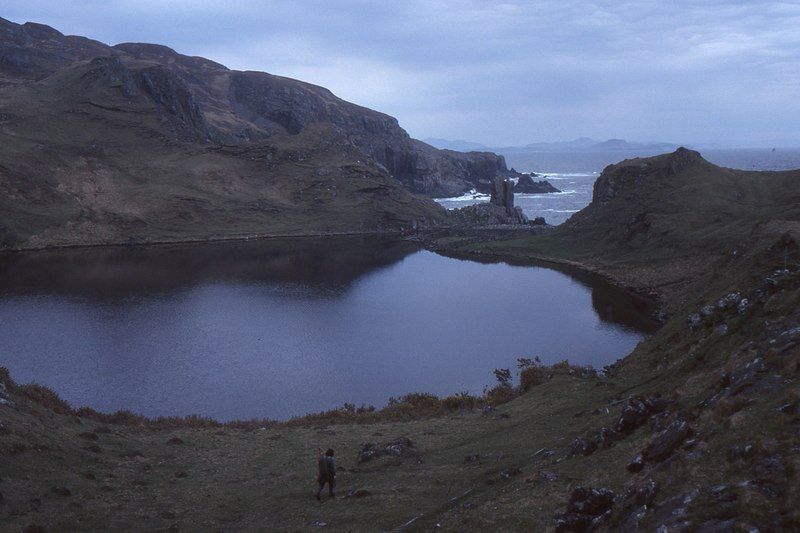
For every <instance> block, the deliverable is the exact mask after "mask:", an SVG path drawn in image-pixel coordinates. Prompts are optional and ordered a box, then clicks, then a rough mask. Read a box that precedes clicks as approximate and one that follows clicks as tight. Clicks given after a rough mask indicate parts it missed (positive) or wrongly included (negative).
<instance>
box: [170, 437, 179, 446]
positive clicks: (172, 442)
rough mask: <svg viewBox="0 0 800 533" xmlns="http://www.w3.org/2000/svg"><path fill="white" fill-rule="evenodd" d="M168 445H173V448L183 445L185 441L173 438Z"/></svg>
mask: <svg viewBox="0 0 800 533" xmlns="http://www.w3.org/2000/svg"><path fill="white" fill-rule="evenodd" d="M167 444H171V445H173V446H174V445H180V444H183V439H182V438H180V437H172V438H171V439H169V440H168V441H167Z"/></svg>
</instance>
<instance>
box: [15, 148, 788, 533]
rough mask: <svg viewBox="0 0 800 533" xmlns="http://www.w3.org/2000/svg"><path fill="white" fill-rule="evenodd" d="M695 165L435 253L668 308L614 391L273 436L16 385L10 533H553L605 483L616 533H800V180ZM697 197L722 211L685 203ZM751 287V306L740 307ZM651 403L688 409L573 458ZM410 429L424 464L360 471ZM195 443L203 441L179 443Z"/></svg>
mask: <svg viewBox="0 0 800 533" xmlns="http://www.w3.org/2000/svg"><path fill="white" fill-rule="evenodd" d="M689 156H691V157H690V161H689V162H688V163H686V164H684V163H685V158H686V154H683V153H677V155H676V154H672V155H667V156H661V157H659V158H654V159H649V160H632V161H628V162H623V163H621V164H620V165H618V166H614V167H610V168H609V169H607V170H606V172H605V173H604V176H602V177H601V181H600V186H599V187H600V190H599V191H598V192H597V193H596V198H595V202H593V204H592V205H591V206H589V207H588V208H587V209H586V210H585V211H583V212H581V213H579V214H578V215H576V216H575V217H573V219H571V220H570V221H569V222H568V224H567V225H566V226H565V227H564V228H560V229H558V230H557V231H555V232H553V233H551V234H547V235H540V236H536V237H533V238H524V239H513V240H506V241H504V240H493V241H490V242H481V241H480V238H479V237H475V236H468V237H458V236H450V237H448V238H447V239H442V240H441V241H439V242H438V243H433V245H434V246H438V247H439V248H442V249H446V250H449V251H451V252H453V253H460V254H464V253H469V254H475V255H478V256H480V255H482V254H483V255H486V254H489V255H492V256H494V257H497V256H504V257H509V258H512V257H513V258H515V259H517V260H525V259H527V258H533V257H540V258H541V257H544V258H549V259H551V260H558V261H563V262H573V263H578V264H581V265H583V266H584V267H585V268H588V269H593V270H596V271H599V272H601V273H604V274H606V275H608V276H610V277H611V278H612V279H614V280H616V281H617V282H619V283H621V284H625V285H629V286H633V287H638V288H640V289H643V290H649V291H652V292H654V293H655V294H657V295H658V296H659V297H660V298H661V300H662V302H663V303H664V307H665V309H667V310H668V311H669V316H668V317H667V318H666V322H665V324H664V326H663V327H662V328H661V329H660V330H659V331H658V332H657V333H656V334H654V335H652V336H651V337H649V338H648V339H646V340H645V341H643V342H642V343H640V344H639V346H638V347H637V348H636V349H635V350H634V352H633V353H632V354H630V355H629V356H628V357H627V358H625V359H624V360H623V361H621V362H620V363H618V364H617V365H615V366H614V367H613V368H612V369H610V371H609V373H608V375H607V376H605V377H597V376H591V375H584V374H583V373H581V372H568V371H564V370H559V369H554V370H551V371H547V370H543V371H542V372H543V374H544V375H545V376H544V377H545V379H544V380H543V382H542V383H541V384H539V385H536V386H533V387H531V388H530V389H529V390H528V391H527V392H525V393H523V394H521V395H519V396H518V397H516V398H514V399H512V400H511V401H509V402H508V403H504V404H502V405H500V406H499V407H497V408H496V409H495V410H493V411H489V412H486V413H484V412H483V411H482V410H480V409H476V408H463V409H456V410H452V411H449V410H441V409H434V410H430V409H424V408H423V409H418V410H415V409H413V408H410V409H408V410H399V411H398V410H397V409H394V410H388V411H386V412H384V413H362V414H359V413H357V412H350V411H346V410H342V411H337V412H335V413H328V414H327V415H326V416H321V417H318V418H316V419H308V420H298V421H294V422H292V423H290V424H283V425H265V429H263V430H261V429H258V427H253V426H250V425H243V426H241V427H216V426H207V425H203V423H202V421H194V423H193V424H192V423H185V422H184V423H180V424H177V423H176V424H174V425H173V426H168V427H162V426H158V425H152V424H144V425H137V424H138V423H139V422H140V421H137V420H136V419H135V418H127V420H128V421H129V422H132V424H123V423H111V421H110V420H105V421H104V422H98V421H97V420H96V419H94V418H91V417H90V416H87V413H85V412H83V413H81V412H78V413H75V412H71V411H69V410H67V409H66V408H64V406H59V404H58V402H57V401H55V400H54V399H53V398H50V397H46V395H45V397H44V398H42V393H41V392H38V393H37V394H38V396H39V398H38V401H36V400H35V399H32V397H33V398H35V397H36V396H37V394H34V391H37V390H38V389H35V388H33V389H26V388H25V387H13V386H12V387H10V389H9V390H10V392H9V396H10V398H11V399H12V400H13V401H15V402H16V405H17V406H16V408H13V407H9V406H0V420H2V423H3V428H4V429H3V430H2V432H0V471H2V474H1V475H2V481H0V492H2V494H3V499H2V502H0V526H2V527H3V528H4V529H10V530H14V529H21V528H25V527H28V526H32V525H40V526H42V527H44V528H45V529H49V530H63V529H77V530H98V531H99V530H107V529H111V528H114V529H120V530H165V529H169V528H172V529H173V530H174V529H176V528H177V529H178V530H228V529H241V530H288V531H294V530H310V529H319V528H323V527H324V528H327V529H333V530H357V531H371V530H395V529H407V530H429V529H431V528H433V527H442V528H444V529H447V530H453V531H460V530H466V529H470V530H507V531H513V530H520V529H527V530H548V529H552V528H553V524H554V523H553V515H554V513H556V512H559V511H563V510H564V509H565V507H566V504H567V500H568V499H569V496H570V493H571V491H572V490H573V489H574V488H575V487H576V486H578V485H584V486H595V487H605V488H609V489H611V490H613V491H614V492H615V493H616V494H617V496H618V498H617V500H616V502H615V504H614V511H613V513H612V515H611V516H610V517H609V518H608V520H607V521H606V522H605V526H604V527H606V528H609V529H616V530H625V531H629V530H633V529H636V528H638V529H641V530H653V529H655V528H656V527H658V526H661V525H664V526H665V527H666V528H667V530H669V531H673V530H676V531H677V530H699V531H729V530H740V531H749V530H752V529H751V528H753V527H757V528H759V530H761V531H792V530H797V529H798V528H800V512H799V511H798V509H797V506H796V502H797V501H800V494H798V485H799V484H798V483H797V471H798V467H800V385H799V383H800V381H798V380H799V379H800V348H799V345H800V271H798V264H799V263H800V249H799V248H798V246H797V237H798V235H797V211H796V209H797V206H796V204H794V199H796V198H797V196H796V194H797V190H798V184H797V181H796V178H797V174H796V173H794V174H791V173H782V174H772V173H767V174H752V173H740V172H735V171H728V170H725V169H717V168H716V167H713V166H709V165H708V164H707V163H705V162H703V161H702V160H698V159H697V158H695V157H694V156H692V154H689ZM676 159H677V161H676ZM676 162H677V165H676ZM648 168H649V169H652V168H655V169H656V170H655V171H652V172H650V171H648V172H643V170H646V169H648ZM612 178H613V179H614V180H616V181H615V184H616V186H615V189H614V190H615V193H614V196H613V197H611V198H607V195H606V193H607V192H608V189H607V188H606V186H607V183H606V181H605V180H606V179H608V180H611V179H612ZM622 178H624V179H622ZM620 179H622V181H619V180H620ZM707 182H710V183H711V184H712V185H709V184H708V183H707ZM690 190H693V191H695V193H696V194H697V195H708V196H709V198H707V199H706V201H704V200H703V199H702V198H701V197H695V198H692V199H689V198H688V197H687V196H686V195H685V194H681V193H682V192H687V191H690ZM676 191H678V192H676ZM739 194H741V196H737V195H739ZM601 198H607V199H605V200H601ZM737 198H738V199H737ZM687 206H688V207H687ZM701 206H702V207H703V210H702V211H701V212H700V213H696V212H693V213H691V212H690V211H691V209H690V207H693V208H699V207H701ZM640 213H646V214H645V215H644V217H642V218H640V219H638V221H637V216H638V215H639V214H640ZM648 217H649V218H648ZM641 220H644V221H649V222H648V223H646V224H644V225H637V224H638V222H639V221H641ZM631 228H634V229H631ZM635 228H640V229H638V230H636V229H635ZM734 251H735V252H736V253H734ZM784 266H787V267H788V268H786V269H785V268H784ZM732 292H738V293H739V295H738V297H737V298H738V299H736V301H735V302H734V303H733V305H730V304H729V303H727V302H728V301H729V300H726V299H724V298H725V297H726V296H727V295H728V294H730V293H732ZM744 298H746V299H747V304H744V305H743V304H741V301H742V299H744ZM721 299H722V302H721V303H720V300H721ZM706 306H708V307H707V308H706V311H707V312H705V311H704V312H703V313H702V314H700V311H701V309H703V307H706ZM694 313H698V316H697V321H696V322H695V323H694V325H693V326H691V327H690V325H689V324H688V323H687V317H688V316H690V315H692V314H694ZM531 355H534V354H531ZM565 356H567V357H568V356H569V354H565ZM631 395H655V396H660V397H661V398H663V399H666V400H668V401H669V406H668V407H667V409H666V411H665V412H664V413H663V414H660V415H654V416H650V417H649V419H648V420H647V421H646V422H644V423H642V424H641V425H640V426H639V427H637V428H636V429H634V430H633V431H629V432H624V433H621V434H617V435H616V438H615V439H614V440H613V441H611V442H608V444H609V446H607V447H606V446H604V445H603V442H602V441H601V443H600V445H599V447H598V449H597V450H595V451H594V452H593V453H591V454H589V455H583V454H581V453H577V454H572V453H571V449H572V447H573V440H574V439H575V438H576V437H587V438H590V439H595V440H597V437H596V436H597V434H598V433H599V432H601V429H602V428H614V426H615V425H616V423H617V422H618V420H619V419H620V416H621V414H622V410H623V408H624V406H625V405H626V398H628V397H629V396H631ZM437 405H438V404H437ZM58 410H60V411H62V413H58V412H57V411H58ZM125 420H126V418H125V417H121V418H120V419H119V420H118V421H125ZM678 420H683V421H686V422H687V423H688V424H689V425H690V427H691V428H692V431H693V435H692V437H691V439H689V438H682V439H679V440H678V441H677V442H675V443H673V444H674V446H670V447H669V448H670V449H669V452H668V453H667V455H666V456H665V457H663V458H660V459H659V460H655V459H653V460H650V461H647V462H646V463H645V464H644V465H643V468H642V470H641V471H640V472H638V473H633V472H630V471H628V470H627V468H626V465H627V464H628V463H629V462H630V461H631V459H632V458H633V457H634V456H635V455H636V454H637V453H638V452H640V451H642V450H643V449H644V448H645V447H646V446H647V445H648V443H650V442H652V441H654V440H658V439H660V438H662V437H663V433H662V432H663V431H664V430H665V428H668V427H669V425H670V423H671V422H673V421H678ZM190 422H191V421H190ZM86 433H89V435H85V434H86ZM82 434H84V435H83V436H82ZM399 436H403V437H408V438H410V439H411V440H412V442H413V443H414V447H413V451H414V453H413V454H406V455H402V456H400V457H392V456H388V457H382V458H378V459H375V460H373V461H370V462H366V463H360V464H359V463H357V461H356V457H357V452H358V449H359V446H360V445H361V444H362V443H364V442H383V441H386V440H390V439H392V438H395V437H399ZM95 437H96V440H95ZM175 437H178V438H180V439H181V441H182V442H183V444H169V441H170V440H171V439H173V438H175ZM92 446H96V447H97V448H92V449H89V448H90V447H92ZM329 446H330V447H333V448H335V449H336V450H337V456H338V460H339V464H340V465H341V466H342V467H343V469H342V472H341V475H340V478H339V486H340V488H339V494H340V495H341V496H344V495H345V494H346V493H347V492H348V491H350V490H356V489H364V490H366V491H368V493H369V494H368V495H366V496H364V497H361V498H339V499H336V500H334V501H325V502H324V503H322V504H320V503H317V502H316V501H315V500H313V499H312V496H311V491H312V489H313V486H314V475H315V471H314V470H315V456H316V453H317V451H318V450H319V449H320V448H326V447H329ZM748 446H750V447H749V448H748ZM542 449H545V450H552V451H553V452H554V453H553V454H552V455H549V454H546V453H543V452H540V450H542ZM92 450H93V451H92ZM537 452H538V453H537ZM476 455H477V458H476ZM468 456H471V457H470V459H469V460H467V457H468ZM517 469H519V470H517ZM648 482H652V485H651V486H653V487H656V488H655V490H654V491H653V492H654V496H653V497H652V498H647V501H646V505H644V504H643V503H642V502H639V503H636V497H635V496H628V497H626V496H625V495H626V494H627V493H628V490H629V489H631V490H633V489H635V488H637V487H638V488H642V487H646V486H647V485H648ZM61 487H63V488H66V489H68V491H69V495H65V494H66V492H65V491H64V490H61ZM53 489H55V490H53ZM323 524H324V525H323Z"/></svg>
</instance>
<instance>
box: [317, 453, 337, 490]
mask: <svg viewBox="0 0 800 533" xmlns="http://www.w3.org/2000/svg"><path fill="white" fill-rule="evenodd" d="M318 465H319V473H318V474H317V483H319V488H318V489H317V500H321V499H322V498H321V497H320V495H321V494H322V489H323V488H324V487H325V484H326V483H327V484H328V496H330V497H331V498H335V497H336V496H335V495H334V493H333V488H334V487H335V486H336V461H335V460H334V458H333V450H332V449H330V448H328V450H327V451H326V452H325V454H324V455H322V454H320V456H319V460H318Z"/></svg>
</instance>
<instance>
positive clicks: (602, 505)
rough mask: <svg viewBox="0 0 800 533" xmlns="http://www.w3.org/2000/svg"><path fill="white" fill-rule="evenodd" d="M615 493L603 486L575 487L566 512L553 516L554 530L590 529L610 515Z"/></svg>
mask: <svg viewBox="0 0 800 533" xmlns="http://www.w3.org/2000/svg"><path fill="white" fill-rule="evenodd" d="M614 498H615V494H614V493H613V492H612V491H610V490H608V489H605V488H594V487H576V488H575V490H573V491H572V494H571V495H570V498H569V503H568V504H567V512H566V513H558V514H556V516H555V517H554V525H555V529H556V531H591V530H593V529H595V528H597V527H598V526H599V525H600V524H602V523H603V522H604V521H605V520H607V519H608V518H609V517H610V516H611V512H612V510H613V507H614Z"/></svg>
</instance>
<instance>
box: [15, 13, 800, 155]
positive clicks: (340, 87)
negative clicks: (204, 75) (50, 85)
mask: <svg viewBox="0 0 800 533" xmlns="http://www.w3.org/2000/svg"><path fill="white" fill-rule="evenodd" d="M3 8H4V9H3V12H2V13H0V16H4V17H6V18H10V19H11V20H14V21H17V22H22V21H25V20H34V21H38V22H43V23H46V24H50V25H52V26H54V27H56V28H58V29H60V30H61V31H64V32H65V33H74V34H82V35H87V36H89V37H93V38H96V39H98V40H101V41H104V42H109V43H112V44H113V43H117V42H122V41H148V42H158V43H162V44H166V45H168V46H171V47H173V48H175V49H176V50H178V51H180V52H183V53H187V54H192V55H202V56H206V57H209V58H211V59H214V60H217V61H220V62H222V63H224V64H227V65H229V66H231V67H232V68H238V69H251V70H265V71H268V72H273V73H276V74H282V75H288V76H293V77H298V78H300V79H304V80H307V81H310V82H313V83H317V84H320V85H323V86H327V87H329V88H330V89H332V90H333V91H334V92H335V93H337V94H338V95H339V96H342V97H343V98H346V99H348V100H352V101H355V102H357V103H359V104H362V105H367V106H369V107H373V108H376V109H379V110H381V111H385V112H388V113H391V114H393V115H395V116H397V117H398V118H399V120H400V122H401V124H403V125H404V126H405V127H406V128H407V129H408V130H409V131H410V133H412V134H413V135H415V136H418V137H427V136H435V137H451V138H468V139H473V140H476V141H480V142H483V143H485V144H494V145H499V144H519V143H525V142H530V141H533V140H547V139H556V138H570V137H577V136H582V135H589V136H596V137H612V136H613V137H628V138H633V139H664V140H671V141H675V142H697V141H716V142H723V143H724V142H731V143H742V142H766V141H767V140H771V139H775V138H785V139H789V140H794V141H796V142H797V143H798V144H800V131H798V128H797V126H796V125H797V124H798V123H800V106H798V105H797V103H796V100H797V94H798V92H799V91H798V90H799V89H800V32H798V31H797V29H796V28H798V27H800V6H798V5H797V4H796V3H794V2H777V1H776V2H772V1H770V2H766V1H765V2H758V1H722V0H719V1H715V0H712V1H706V2H697V1H695V2H689V1H684V0H680V1H674V2H669V3H667V2H656V1H638V2H619V1H614V2H611V1H602V0H598V1H593V2H591V1H576V2H565V1H563V0H545V1H538V2H529V1H515V0H508V1H505V2H491V1H478V0H428V1H422V0H410V1H406V2H383V1H364V0H345V1H336V2H334V1H329V0H328V1H324V0H299V1H255V0H252V1H248V0H240V1H230V2H218V1H202V0H194V1H188V0H177V1H172V2H162V1H158V2H157V1H155V0H136V1H134V0H122V1H117V2H110V1H109V2H106V1H99V0H89V1H84V2H80V3H73V2H63V1H52V0H45V1H32V0H6V1H5V2H4V6H3Z"/></svg>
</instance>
